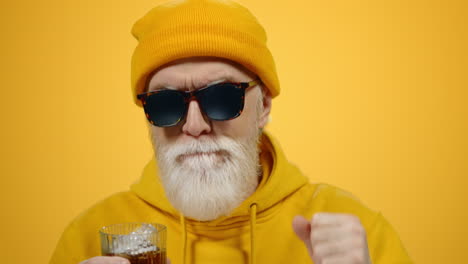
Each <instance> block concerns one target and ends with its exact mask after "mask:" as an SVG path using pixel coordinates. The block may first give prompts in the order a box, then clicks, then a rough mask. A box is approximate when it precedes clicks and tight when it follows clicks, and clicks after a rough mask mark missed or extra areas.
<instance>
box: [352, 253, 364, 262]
mask: <svg viewBox="0 0 468 264" xmlns="http://www.w3.org/2000/svg"><path fill="white" fill-rule="evenodd" d="M351 260H352V263H355V264H360V263H364V256H363V255H362V254H361V253H360V252H354V253H353V254H352V255H351Z"/></svg>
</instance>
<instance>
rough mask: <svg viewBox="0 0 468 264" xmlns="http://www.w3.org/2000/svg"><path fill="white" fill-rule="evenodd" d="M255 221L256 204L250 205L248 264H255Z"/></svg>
mask: <svg viewBox="0 0 468 264" xmlns="http://www.w3.org/2000/svg"><path fill="white" fill-rule="evenodd" d="M256 221H257V204H255V203H254V204H251V205H250V264H255V263H256V259H257V254H256V250H255V246H256V245H255V239H256V237H255V224H256Z"/></svg>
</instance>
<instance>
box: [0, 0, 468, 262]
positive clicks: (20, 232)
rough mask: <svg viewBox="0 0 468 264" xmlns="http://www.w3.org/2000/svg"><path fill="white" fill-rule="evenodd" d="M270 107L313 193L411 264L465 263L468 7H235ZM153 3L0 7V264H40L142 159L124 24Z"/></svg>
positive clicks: (276, 130)
mask: <svg viewBox="0 0 468 264" xmlns="http://www.w3.org/2000/svg"><path fill="white" fill-rule="evenodd" d="M242 2H243V3H244V4H245V5H247V6H248V7H249V8H250V9H251V11H252V12H253V13H254V14H255V15H256V16H257V17H258V19H259V20H260V22H261V23H262V24H263V25H264V26H265V28H266V30H267V33H268V35H269V46H270V47H271V50H272V52H273V54H274V56H275V59H276V63H277V67H278V72H279V77H280V80H281V84H282V89H283V90H282V94H281V95H280V96H279V97H278V98H276V99H275V100H274V103H273V112H272V122H271V123H270V124H269V130H270V131H271V132H272V133H273V134H274V135H275V136H276V137H277V138H278V139H279V140H280V142H281V143H282V146H283V148H284V150H285V152H286V154H287V155H288V157H289V159H290V160H291V161H293V162H294V163H296V164H297V165H299V166H300V168H302V170H303V171H304V172H305V173H306V174H307V175H309V176H310V178H311V179H312V180H313V181H317V182H327V183H330V184H334V185H337V186H339V187H341V188H344V189H346V190H349V191H351V192H352V193H354V194H355V195H357V196H358V197H360V198H361V199H362V200H363V201H364V202H365V203H366V204H367V205H369V206H370V207H372V208H374V209H378V210H380V211H382V213H383V214H384V215H385V216H386V217H387V218H388V219H389V220H390V222H391V223H392V224H393V226H394V227H395V228H396V230H397V231H398V232H399V234H400V236H401V239H402V240H403V242H404V244H405V245H406V247H407V248H408V250H409V252H410V254H411V256H412V258H413V259H414V260H415V261H416V262H418V263H466V259H465V258H466V257H465V256H466V252H467V251H468V242H467V240H466V238H467V237H468V231H467V230H468V228H467V227H466V225H467V223H468V221H467V220H468V219H467V208H468V206H467V202H468V198H467V194H466V193H467V190H466V188H467V182H468V180H467V178H468V159H467V154H468V151H467V150H468V140H467V136H466V135H467V134H468V129H467V121H468V107H467V106H466V104H467V99H468V96H467V95H468V93H467V91H466V89H468V85H467V84H468V80H467V78H468V74H467V72H468V70H467V69H468V56H467V47H468V41H467V31H468V19H467V17H468V12H467V11H468V10H467V5H466V4H465V3H464V2H465V1H447V0H439V1H404V0H401V1H390V0H389V1H373V0H368V1H335V0H331V1H317V0H297V1H294V0H290V1H247V0H244V1H242ZM154 4H155V2H154V1H130V0H127V1H115V0H113V1H111V0H102V1H94V0H81V1H63V0H60V1H58V0H45V1H31V0H26V1H2V3H1V8H0V29H1V31H0V33H1V34H2V36H1V42H0V47H1V48H0V52H1V53H0V55H1V58H0V59H1V60H0V61H1V68H0V70H1V71H0V75H1V79H0V82H1V91H2V95H1V99H0V100H1V104H0V107H1V109H0V115H1V124H2V125H1V132H0V133H1V148H0V149H1V150H0V151H1V167H0V173H1V176H2V185H1V186H2V191H1V192H0V198H1V208H0V209H1V212H2V217H1V250H0V262H1V263H46V262H48V259H49V257H50V255H51V253H52V251H53V249H54V247H55V244H56V242H57V240H58V238H59V236H60V234H61V232H62V230H63V229H64V228H65V226H66V225H67V224H68V223H69V221H71V220H72V218H73V217H75V216H76V215H77V214H79V213H80V212H82V211H83V210H84V209H85V208H87V207H88V206H90V205H92V204H93V203H95V202H96V201H98V200H99V199H102V198H104V197H106V196H108V195H110V194H112V193H114V192H116V191H120V190H126V189H127V188H128V186H129V185H130V184H131V183H132V182H134V181H135V180H136V179H138V177H139V176H140V173H141V170H142V167H143V165H144V164H145V163H146V162H147V160H148V159H149V158H150V157H151V154H152V149H151V144H150V141H149V139H148V136H147V131H146V126H145V124H144V122H145V119H144V115H143V112H142V110H141V109H140V108H137V107H136V106H134V105H133V103H132V100H131V97H130V96H131V92H130V87H129V86H130V58H131V53H132V51H133V48H134V47H135V45H136V40H135V39H133V37H132V36H131V34H130V29H131V26H132V25H133V23H134V22H135V21H136V20H137V19H138V18H139V17H141V16H142V15H143V14H145V13H146V12H147V11H148V10H149V9H150V8H151V7H152V6H153V5H154Z"/></svg>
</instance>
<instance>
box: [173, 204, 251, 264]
mask: <svg viewBox="0 0 468 264" xmlns="http://www.w3.org/2000/svg"><path fill="white" fill-rule="evenodd" d="M256 222H257V204H255V203H253V204H251V205H250V264H255V263H256V257H257V255H256V250H255V239H256V237H255V225H256ZM180 224H181V225H182V263H183V264H185V250H186V248H187V229H186V227H185V217H184V215H182V214H180Z"/></svg>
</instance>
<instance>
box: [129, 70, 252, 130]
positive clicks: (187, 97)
mask: <svg viewBox="0 0 468 264" xmlns="http://www.w3.org/2000/svg"><path fill="white" fill-rule="evenodd" d="M220 84H230V85H233V86H235V87H236V88H238V89H241V90H242V96H241V106H240V110H239V111H238V112H237V114H236V115H235V116H234V117H232V118H229V119H222V120H217V119H212V118H210V117H208V118H210V120H215V121H227V120H232V119H234V118H236V117H238V116H240V115H241V114H242V111H243V110H244V102H245V90H247V89H249V88H251V87H254V86H256V85H258V84H261V80H260V78H256V79H254V80H252V81H250V82H230V81H226V82H220V83H216V84H211V85H207V86H205V87H202V88H200V89H197V90H193V91H179V90H171V89H160V90H155V91H150V92H146V93H141V94H138V95H137V99H138V100H140V101H141V103H142V105H143V109H144V111H145V115H146V118H147V119H148V121H149V122H150V123H151V124H152V125H154V126H158V127H171V126H176V125H177V124H179V123H180V121H182V120H183V119H184V118H185V117H186V116H187V111H188V105H189V102H190V101H192V100H194V99H195V100H197V102H198V97H197V95H198V94H199V93H200V92H203V91H204V90H206V89H208V88H211V87H213V86H216V85H220ZM168 90H169V91H175V92H178V93H179V94H181V95H182V97H183V98H184V114H183V115H182V116H181V117H180V118H179V119H178V120H177V121H176V122H174V123H173V124H169V125H156V124H155V123H154V122H153V120H151V118H150V115H149V113H148V111H147V109H146V108H147V106H146V100H147V98H148V97H149V96H151V95H153V94H157V93H161V92H164V91H168ZM200 108H201V110H202V112H203V114H204V115H206V113H204V110H203V106H201V105H200ZM206 116H208V115H206Z"/></svg>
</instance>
